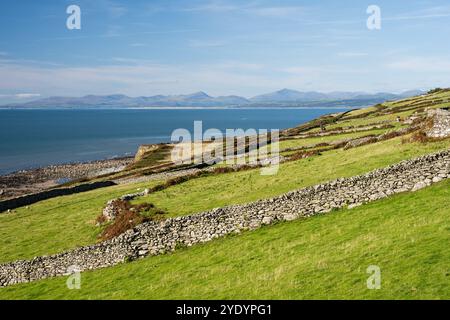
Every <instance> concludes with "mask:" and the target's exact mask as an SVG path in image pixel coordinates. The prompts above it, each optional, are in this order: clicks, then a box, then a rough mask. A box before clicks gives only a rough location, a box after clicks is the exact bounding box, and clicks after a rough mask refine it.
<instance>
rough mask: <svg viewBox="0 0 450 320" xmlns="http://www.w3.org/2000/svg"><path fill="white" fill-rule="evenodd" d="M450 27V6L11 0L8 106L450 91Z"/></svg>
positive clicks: (420, 0) (1, 29)
mask: <svg viewBox="0 0 450 320" xmlns="http://www.w3.org/2000/svg"><path fill="white" fill-rule="evenodd" d="M70 5H78V6H79V7H80V9H81V29H80V30H76V29H75V30H69V29H68V28H67V26H66V21H67V19H68V17H69V14H67V13H66V10H67V7H68V6H70ZM369 5H377V6H378V7H379V8H380V10H381V29H379V30H369V29H368V27H367V19H368V18H369V16H370V14H368V13H367V8H368V6H369ZM449 21H450V3H449V1H448V0H427V1H425V0H371V1H365V0H353V1H349V0H340V1H335V0H321V1H312V0H303V1H300V0H296V1H294V0H285V1H280V0H278V1H268V0H247V1H236V0H192V1H187V0H180V1H175V0H174V1H171V0H161V1H160V0H133V1H129V0H95V1H92V0H81V1H76V0H40V1H35V0H2V1H1V2H0V103H9V102H15V101H25V100H31V99H36V98H39V97H47V96H82V95H87V94H100V95H104V94H119V93H120V94H126V95H130V96H151V95H157V94H165V95H166V94H187V93H192V92H197V91H205V92H207V93H208V94H210V95H213V96H219V95H241V96H244V97H252V96H254V95H258V94H262V93H267V92H271V91H275V90H279V89H283V88H289V89H294V90H299V91H322V92H331V91H366V92H381V91H383V92H401V91H406V90H412V89H429V88H434V87H450V41H448V38H449V34H450V23H449Z"/></svg>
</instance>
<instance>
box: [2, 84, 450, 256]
mask: <svg viewBox="0 0 450 320" xmlns="http://www.w3.org/2000/svg"><path fill="white" fill-rule="evenodd" d="M449 97H450V92H443V93H436V94H433V95H428V96H424V97H418V98H414V99H406V100H404V101H399V102H389V103H386V104H385V105H383V106H382V107H380V106H377V107H371V108H367V109H362V110H356V111H352V112H349V113H347V114H345V115H344V116H342V117H339V115H335V117H338V118H337V119H338V120H337V121H335V122H334V123H333V124H332V125H328V126H327V130H328V131H329V130H333V128H337V127H341V128H342V129H345V130H351V129H352V128H356V127H357V126H359V125H364V126H367V128H368V130H366V131H363V132H350V133H339V132H337V133H335V134H332V135H329V136H324V137H316V136H308V135H309V134H313V135H314V134H316V133H317V128H311V129H306V130H303V131H301V132H300V133H301V134H303V135H306V136H301V137H300V136H296V135H294V136H288V137H286V139H285V140H283V141H281V143H280V144H281V146H280V149H281V150H283V149H285V148H292V147H305V146H311V145H314V144H318V143H332V142H336V141H342V140H343V139H349V138H358V137H362V136H366V135H369V134H382V133H385V132H389V131H392V130H396V128H399V127H400V126H402V124H401V123H398V122H396V118H397V116H398V115H399V114H400V115H402V117H404V113H405V112H406V113H408V114H412V113H414V112H416V111H420V109H423V105H427V106H430V107H433V106H436V103H437V105H438V106H440V105H441V104H442V103H441V101H443V100H446V101H448V99H449ZM447 105H448V103H447ZM405 109H407V110H408V111H405ZM327 118H328V119H333V116H327ZM381 121H384V122H383V123H384V124H388V125H390V126H392V127H393V128H386V129H370V128H371V125H372V126H373V125H375V124H379V123H380V122H381ZM386 121H389V122H386ZM313 122H314V121H313ZM362 122H363V123H362ZM300 127H305V125H302V126H300ZM294 131H296V130H294ZM297 131H298V130H297ZM297 131H296V134H298V133H299V132H297ZM449 147H450V139H448V140H444V141H440V142H429V143H426V144H422V143H402V138H401V137H399V138H395V139H391V140H387V141H382V142H378V143H375V144H370V145H366V146H362V147H358V148H354V149H349V150H343V149H337V150H330V151H325V152H322V154H321V155H318V156H315V157H312V158H309V159H302V160H298V161H293V162H288V163H284V164H282V165H281V166H280V170H279V173H278V174H277V175H274V176H261V175H260V171H259V170H257V169H256V170H249V171H243V172H235V173H228V174H221V175H217V176H209V177H202V178H198V179H195V180H191V181H188V182H185V183H183V184H180V185H175V186H172V187H170V188H168V189H165V190H164V191H160V192H156V193H154V194H151V195H150V196H148V197H143V198H140V199H138V200H137V201H136V202H138V203H141V202H152V203H154V204H155V205H156V206H157V207H158V208H161V209H163V210H165V211H166V212H168V213H169V216H178V215H185V214H190V213H195V212H199V211H203V210H208V209H211V208H215V207H220V206H225V205H230V204H238V203H245V202H250V201H254V200H257V199H261V198H267V197H271V196H275V195H279V194H282V193H284V192H287V191H290V190H293V189H298V188H302V187H305V186H309V185H314V184H317V183H321V182H324V181H328V180H331V179H335V178H339V177H348V176H353V175H357V174H362V173H365V172H367V171H370V170H373V169H376V168H380V167H384V166H387V165H390V164H393V163H396V162H399V161H401V160H403V159H408V158H412V157H416V156H419V155H422V154H426V153H430V152H433V151H437V150H441V149H444V148H449ZM158 150H160V149H158ZM161 150H165V149H164V148H162V149H161ZM147 156H148V155H147ZM150 156H151V157H147V158H145V157H144V159H146V160H145V161H147V160H149V159H150V160H151V161H150V160H149V161H150V162H149V163H150V164H149V165H150V166H153V165H154V163H153V160H152V159H153V156H154V155H153V154H151V155H150ZM158 157H159V156H158ZM158 157H157V159H159V158H158ZM145 161H144V162H145ZM144 162H139V163H138V164H139V170H143V171H145V170H147V169H146V167H145V164H144ZM127 174H128V173H127ZM156 183H158V182H157V181H153V182H149V183H139V184H129V185H123V186H118V187H111V188H105V189H100V190H95V191H91V192H87V193H82V194H78V195H72V196H67V197H60V198H56V199H51V200H47V201H43V202H40V203H37V204H34V205H31V206H29V208H19V209H17V210H15V212H14V213H12V214H9V215H0V263H1V262H8V261H12V260H16V259H31V258H33V257H34V256H39V255H47V254H54V253H58V252H61V251H63V250H67V249H71V248H74V247H77V246H82V245H87V244H92V243H95V242H96V241H98V235H99V234H100V233H101V231H102V230H101V228H99V227H96V226H95V219H96V217H97V216H98V215H99V214H100V213H101V212H102V208H103V207H104V206H105V204H106V202H107V201H108V200H110V199H112V198H115V197H118V196H120V195H123V194H125V193H129V192H134V191H136V190H137V189H143V188H145V187H151V186H153V185H155V184H156Z"/></svg>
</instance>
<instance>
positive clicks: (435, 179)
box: [433, 177, 443, 183]
mask: <svg viewBox="0 0 450 320" xmlns="http://www.w3.org/2000/svg"><path fill="white" fill-rule="evenodd" d="M442 180H443V179H442V178H441V177H434V178H433V183H438V182H441V181H442Z"/></svg>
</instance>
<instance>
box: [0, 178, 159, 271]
mask: <svg viewBox="0 0 450 320" xmlns="http://www.w3.org/2000/svg"><path fill="white" fill-rule="evenodd" d="M156 183H157V181H152V182H151V183H146V184H145V185H146V186H148V185H151V184H156ZM143 186H144V184H142V183H141V184H135V185H123V186H114V187H108V188H103V189H98V190H93V191H89V192H86V193H81V194H76V195H70V196H65V197H58V198H54V199H50V200H46V201H42V202H39V203H36V204H34V205H31V206H29V209H27V208H19V209H17V210H14V213H12V214H7V215H6V214H2V215H0V263H1V262H8V261H12V260H17V259H31V258H33V257H35V256H39V255H45V254H53V253H59V252H62V251H64V250H67V249H71V248H74V247H76V246H82V245H88V244H92V243H95V242H96V241H97V235H98V234H99V232H100V228H98V227H96V226H95V219H96V218H97V216H98V215H100V214H101V213H102V208H103V207H104V206H105V203H106V202H107V201H108V200H111V199H113V198H116V197H119V196H121V195H123V194H126V193H129V192H133V191H136V189H137V188H139V187H141V188H142V187H143Z"/></svg>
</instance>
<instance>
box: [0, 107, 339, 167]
mask: <svg viewBox="0 0 450 320" xmlns="http://www.w3.org/2000/svg"><path fill="white" fill-rule="evenodd" d="M345 110H346V109H330V108H314V109H287V108H279V109H256V108H255V109H181V110H180V109H110V110H104V109H89V110H85V109H79V110H77V109H70V110H67V109H59V110H54V109H52V110H46V109H37V110H36V109H33V110H24V109H5V110H1V109H0V175H4V174H8V173H11V172H15V171H19V170H25V169H33V168H38V167H43V166H48V165H56V164H64V163H74V162H85V161H93V160H104V159H111V158H117V157H124V156H133V155H134V154H135V152H136V151H137V149H138V147H139V145H142V144H153V143H163V142H171V136H172V133H173V131H174V130H176V129H187V130H188V131H190V132H191V133H192V134H193V130H194V121H202V128H203V132H204V131H206V130H207V129H219V130H221V131H222V132H224V133H225V130H226V129H244V130H247V129H256V130H260V129H267V130H271V129H286V128H291V127H294V126H297V125H299V124H301V123H304V122H307V121H309V120H312V119H314V118H317V117H319V116H321V115H324V114H329V113H336V112H341V111H345Z"/></svg>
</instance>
